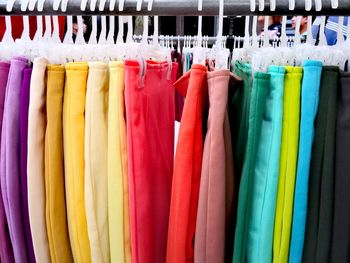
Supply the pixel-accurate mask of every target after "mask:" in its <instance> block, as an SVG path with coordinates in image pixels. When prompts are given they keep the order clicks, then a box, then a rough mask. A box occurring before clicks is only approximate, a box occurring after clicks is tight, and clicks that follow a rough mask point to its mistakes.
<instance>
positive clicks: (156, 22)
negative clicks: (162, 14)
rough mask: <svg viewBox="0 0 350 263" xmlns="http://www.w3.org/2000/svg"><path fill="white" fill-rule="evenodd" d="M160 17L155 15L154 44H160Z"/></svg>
mask: <svg viewBox="0 0 350 263" xmlns="http://www.w3.org/2000/svg"><path fill="white" fill-rule="evenodd" d="M158 21H159V18H158V16H154V21H153V22H154V31H153V45H154V46H158V45H159V43H158V27H159V26H158V25H159V22H158Z"/></svg>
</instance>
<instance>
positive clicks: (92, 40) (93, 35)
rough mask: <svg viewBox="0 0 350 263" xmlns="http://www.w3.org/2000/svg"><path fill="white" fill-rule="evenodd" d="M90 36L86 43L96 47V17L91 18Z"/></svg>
mask: <svg viewBox="0 0 350 263" xmlns="http://www.w3.org/2000/svg"><path fill="white" fill-rule="evenodd" d="M91 27H92V29H91V34H90V38H89V41H88V44H90V45H96V44H97V16H91Z"/></svg>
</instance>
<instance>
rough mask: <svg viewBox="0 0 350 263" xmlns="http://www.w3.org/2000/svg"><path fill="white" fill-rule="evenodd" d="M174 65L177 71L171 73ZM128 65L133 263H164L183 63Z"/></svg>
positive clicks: (126, 86) (127, 97)
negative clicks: (177, 87) (177, 81)
mask: <svg viewBox="0 0 350 263" xmlns="http://www.w3.org/2000/svg"><path fill="white" fill-rule="evenodd" d="M169 66H171V69H169ZM140 71H141V68H140V66H139V63H138V62H137V61H125V105H126V120H127V141H128V144H127V150H128V179H129V208H130V230H131V242H132V243H131V244H132V247H131V251H132V261H133V262H136V263H143V262H149V263H158V262H164V261H165V257H166V245H167V233H168V223H169V208H170V194H171V183H172V171H173V160H174V121H175V107H174V96H175V95H174V94H175V91H174V85H173V83H174V82H175V78H176V72H177V64H176V63H173V64H171V65H169V64H168V63H166V62H164V63H163V62H162V63H158V62H153V61H147V62H146V63H145V65H144V71H143V72H142V73H141V72H140Z"/></svg>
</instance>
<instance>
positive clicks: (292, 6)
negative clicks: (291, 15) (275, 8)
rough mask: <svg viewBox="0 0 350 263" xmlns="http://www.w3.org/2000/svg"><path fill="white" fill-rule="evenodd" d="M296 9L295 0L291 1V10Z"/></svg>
mask: <svg viewBox="0 0 350 263" xmlns="http://www.w3.org/2000/svg"><path fill="white" fill-rule="evenodd" d="M294 9H295V0H289V10H294Z"/></svg>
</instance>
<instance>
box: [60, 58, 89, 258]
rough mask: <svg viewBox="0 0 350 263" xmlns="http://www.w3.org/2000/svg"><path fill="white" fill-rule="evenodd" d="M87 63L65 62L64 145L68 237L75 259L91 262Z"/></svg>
mask: <svg viewBox="0 0 350 263" xmlns="http://www.w3.org/2000/svg"><path fill="white" fill-rule="evenodd" d="M87 77H88V64H87V63H84V62H72V63H67V64H66V82H65V87H64V97H63V147H64V169H65V190H66V207H67V218H68V231H69V239H70V244H71V248H72V253H73V259H74V262H79V263H80V262H91V252H90V242H89V237H88V229H87V223H86V212H85V196H84V176H85V173H84V130H85V116H84V112H85V97H86V83H87Z"/></svg>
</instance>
